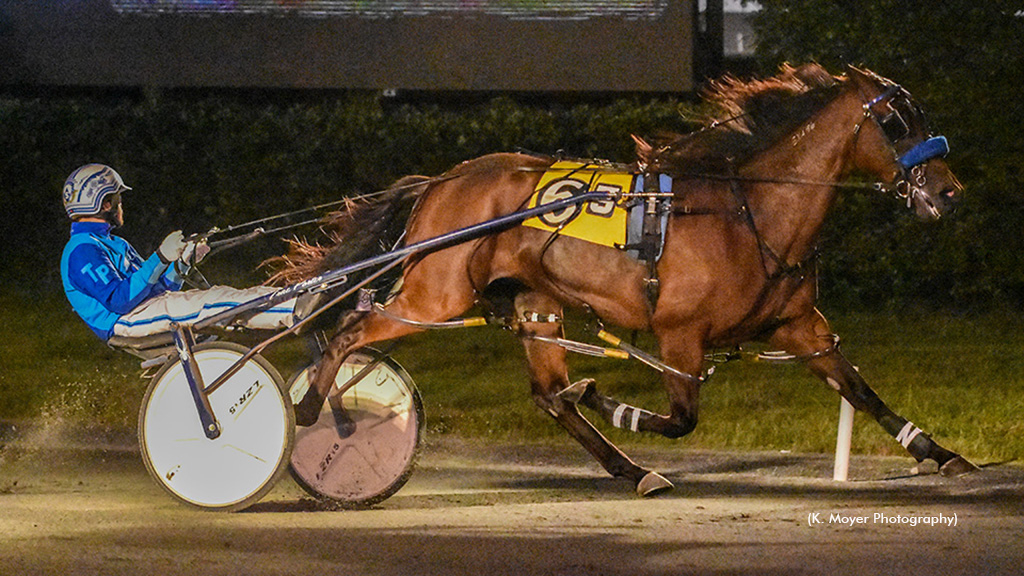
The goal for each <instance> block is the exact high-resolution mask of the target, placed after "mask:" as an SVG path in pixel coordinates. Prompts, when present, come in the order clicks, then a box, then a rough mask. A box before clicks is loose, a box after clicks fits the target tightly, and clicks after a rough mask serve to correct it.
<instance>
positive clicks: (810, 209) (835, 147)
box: [740, 93, 862, 265]
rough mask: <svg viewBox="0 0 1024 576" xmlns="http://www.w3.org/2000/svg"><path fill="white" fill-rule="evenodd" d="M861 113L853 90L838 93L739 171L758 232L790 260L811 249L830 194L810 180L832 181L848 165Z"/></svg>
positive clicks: (792, 262)
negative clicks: (824, 105)
mask: <svg viewBox="0 0 1024 576" xmlns="http://www.w3.org/2000/svg"><path fill="white" fill-rule="evenodd" d="M861 115H862V111H861V108H860V106H859V103H858V102H857V101H856V99H855V95H852V94H849V93H847V94H843V95H841V96H839V97H837V98H836V100H835V101H834V102H833V103H831V104H829V105H828V106H826V107H825V108H824V109H823V110H822V111H821V112H819V113H818V114H815V115H814V117H812V118H811V119H810V120H809V121H807V122H805V123H804V124H803V125H801V126H800V127H799V128H797V130H796V131H794V132H793V133H791V134H790V135H788V136H787V137H785V138H783V139H781V140H780V141H779V142H778V143H777V144H776V145H775V146H773V147H772V148H771V149H769V150H768V151H766V152H765V153H763V154H761V155H760V156H758V157H757V158H756V159H755V160H754V161H752V162H750V163H748V164H747V165H745V166H744V167H743V168H742V169H741V171H740V174H741V176H743V177H744V178H749V179H750V180H751V181H752V183H751V184H750V185H749V186H747V190H749V193H748V202H749V203H750V209H751V211H752V213H753V215H754V218H755V225H756V226H757V227H758V233H759V234H761V235H762V237H763V238H764V240H765V242H766V243H767V245H768V246H769V247H770V248H771V249H772V250H773V251H774V252H775V254H776V255H777V256H779V257H780V258H782V259H783V260H784V261H785V262H787V263H789V264H790V265H796V264H799V263H801V262H802V261H804V260H805V259H806V258H807V257H809V255H810V254H811V252H812V250H813V249H814V245H815V243H816V241H817V238H818V233H819V232H820V231H821V226H822V224H823V223H824V220H825V215H826V214H827V212H828V209H829V208H830V207H831V206H832V202H833V200H834V199H835V194H836V190H835V188H834V187H832V186H827V185H820V184H814V183H827V182H837V181H838V179H839V178H840V177H841V176H842V175H843V174H844V173H845V172H846V171H847V170H848V166H847V162H848V161H849V157H850V153H851V152H852V146H853V144H854V138H855V128H856V126H857V124H858V122H859V120H860V117H861ZM759 179H768V180H771V179H774V180H782V181H786V182H784V183H779V182H764V181H761V182H758V180H759Z"/></svg>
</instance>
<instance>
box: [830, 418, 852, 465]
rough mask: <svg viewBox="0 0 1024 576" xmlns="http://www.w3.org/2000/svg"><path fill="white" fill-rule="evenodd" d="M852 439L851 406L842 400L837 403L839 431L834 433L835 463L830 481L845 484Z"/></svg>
mask: <svg viewBox="0 0 1024 576" xmlns="http://www.w3.org/2000/svg"><path fill="white" fill-rule="evenodd" d="M852 439H853V405H852V404H850V403H849V402H847V401H846V398H843V399H841V400H840V402H839V430H838V432H837V433H836V463H835V467H834V468H833V469H832V479H833V480H835V481H836V482H846V478H847V475H848V474H849V472H850V443H851V441H852Z"/></svg>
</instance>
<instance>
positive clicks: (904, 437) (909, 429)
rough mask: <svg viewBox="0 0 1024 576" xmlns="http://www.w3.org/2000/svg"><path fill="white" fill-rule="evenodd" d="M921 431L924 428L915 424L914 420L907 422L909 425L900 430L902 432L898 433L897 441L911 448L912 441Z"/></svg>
mask: <svg viewBox="0 0 1024 576" xmlns="http://www.w3.org/2000/svg"><path fill="white" fill-rule="evenodd" d="M921 432H922V430H921V429H920V428H918V427H917V426H914V423H913V422H907V425H906V426H904V427H903V430H900V433H899V434H897V435H896V441H897V442H899V443H900V444H902V445H903V447H904V448H909V447H910V443H911V442H913V441H914V438H917V435H918V434H920V433H921Z"/></svg>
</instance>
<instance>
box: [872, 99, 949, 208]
mask: <svg viewBox="0 0 1024 576" xmlns="http://www.w3.org/2000/svg"><path fill="white" fill-rule="evenodd" d="M883 104H884V106H885V112H884V113H879V112H876V111H875V108H876V107H878V106H879V105H883ZM863 108H864V115H863V116H862V118H861V120H860V122H858V123H857V126H856V127H855V128H854V142H855V144H854V145H856V138H857V136H858V135H859V134H860V129H861V127H862V126H863V124H864V122H866V121H867V120H868V119H871V120H872V121H874V122H875V124H877V125H878V127H879V129H880V130H881V131H882V134H883V135H884V136H885V139H886V141H887V142H888V145H889V148H890V150H891V151H892V156H893V159H894V161H895V162H896V164H897V165H898V166H899V171H898V172H897V173H896V177H895V178H894V180H893V182H892V183H891V184H889V185H888V191H890V192H891V193H892V194H893V195H895V196H896V197H897V198H900V199H903V200H906V201H907V208H910V207H911V206H913V204H914V200H915V199H917V198H920V199H921V200H922V201H923V204H924V205H925V206H926V207H927V208H928V210H930V211H931V213H932V215H933V216H935V217H936V218H937V217H938V216H939V211H938V209H937V208H936V207H935V205H934V203H933V202H932V201H931V198H929V196H928V195H927V194H926V193H925V191H924V188H925V186H926V185H927V184H928V178H927V176H926V174H925V169H924V164H925V163H926V162H928V161H929V160H931V159H933V158H941V157H944V156H945V155H946V154H948V153H949V143H948V142H947V141H946V137H945V136H929V137H928V138H925V139H924V140H923V141H921V142H919V143H917V144H915V145H913V146H911V147H910V148H909V149H908V150H907V151H906V152H904V153H903V154H900V153H899V152H898V151H897V147H898V146H899V145H900V144H901V143H902V142H903V141H904V140H906V139H907V138H908V137H909V136H910V125H909V124H907V120H906V118H904V115H906V116H912V115H916V116H921V115H922V112H921V110H920V108H919V107H918V106H917V105H916V104H914V101H913V100H912V99H911V98H910V94H909V93H907V91H906V90H904V89H903V87H902V86H900V85H899V84H891V85H888V86H887V87H886V89H885V90H884V91H883V92H882V93H881V94H879V95H878V96H875V97H874V98H872V99H871V100H868V101H866V102H865V103H864V106H863Z"/></svg>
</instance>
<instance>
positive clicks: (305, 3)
mask: <svg viewBox="0 0 1024 576" xmlns="http://www.w3.org/2000/svg"><path fill="white" fill-rule="evenodd" d="M111 3H112V4H113V6H114V10H116V11H118V12H121V13H127V12H132V13H138V14H160V13H172V12H177V13H191V14H209V13H212V12H220V13H235V14H301V15H308V16H371V17H391V16H424V15H428V14H448V15H455V14H459V15H471V14H491V15H498V16H507V17H511V18H556V19H566V18H568V19H573V18H605V17H626V18H657V17H658V16H660V15H661V14H662V13H663V12H664V11H665V7H666V6H667V5H668V0H111Z"/></svg>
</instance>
